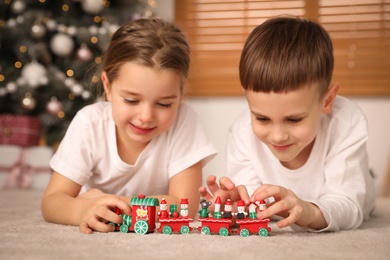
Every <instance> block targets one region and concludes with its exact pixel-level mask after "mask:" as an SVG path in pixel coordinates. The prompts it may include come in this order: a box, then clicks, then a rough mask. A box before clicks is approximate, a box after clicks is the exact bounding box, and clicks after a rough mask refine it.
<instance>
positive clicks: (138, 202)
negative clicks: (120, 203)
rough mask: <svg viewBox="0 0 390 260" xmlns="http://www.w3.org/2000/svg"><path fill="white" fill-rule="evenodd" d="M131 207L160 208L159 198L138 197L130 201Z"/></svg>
mask: <svg viewBox="0 0 390 260" xmlns="http://www.w3.org/2000/svg"><path fill="white" fill-rule="evenodd" d="M130 205H131V206H159V205H160V204H159V202H158V199H157V198H146V197H145V196H144V195H138V197H133V198H131V200H130Z"/></svg>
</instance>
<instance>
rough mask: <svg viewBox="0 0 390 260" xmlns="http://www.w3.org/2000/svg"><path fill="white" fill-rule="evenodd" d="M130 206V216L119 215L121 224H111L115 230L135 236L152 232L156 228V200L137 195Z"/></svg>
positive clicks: (157, 203)
mask: <svg viewBox="0 0 390 260" xmlns="http://www.w3.org/2000/svg"><path fill="white" fill-rule="evenodd" d="M130 205H131V207H132V211H131V216H129V215H126V214H120V215H121V216H122V218H123V223H122V224H121V225H116V224H113V225H114V226H115V227H116V228H115V230H119V231H121V232H123V233H127V232H135V233H137V234H146V233H150V232H154V230H155V228H156V206H158V205H159V202H158V199H156V198H146V197H145V195H138V197H133V198H132V199H131V201H130ZM117 213H118V214H119V213H120V212H117Z"/></svg>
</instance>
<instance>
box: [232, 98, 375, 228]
mask: <svg viewBox="0 0 390 260" xmlns="http://www.w3.org/2000/svg"><path fill="white" fill-rule="evenodd" d="M367 138H368V129H367V121H366V118H365V116H364V114H363V112H362V111H361V110H360V108H359V107H358V106H357V105H355V104H354V103H352V102H351V101H349V100H348V99H346V98H343V97H340V96H338V97H336V100H335V103H334V106H333V111H332V113H330V114H328V115H323V116H322V119H321V126H320V129H319V131H318V133H317V136H316V139H315V143H314V146H313V149H312V152H311V154H310V156H309V159H308V161H307V162H306V164H305V165H303V166H302V167H301V168H299V169H296V170H290V169H288V168H285V167H284V166H283V165H282V164H281V163H280V161H279V160H278V159H277V158H276V157H275V156H274V155H273V154H272V152H271V151H270V150H269V148H268V147H267V146H266V145H265V144H264V143H262V142H261V141H260V140H259V139H258V138H257V137H256V136H255V134H254V133H253V131H252V126H251V117H250V112H249V109H246V110H245V111H244V112H243V113H242V114H241V115H240V116H239V117H238V119H237V120H236V121H235V122H234V123H233V125H232V126H231V128H230V131H229V134H228V144H227V176H228V177H230V178H231V179H232V180H233V182H234V183H235V184H236V185H239V184H243V185H245V186H246V187H247V189H248V192H249V195H251V194H252V193H253V192H254V191H255V189H256V188H258V187H259V186H260V185H262V184H275V185H280V186H283V187H285V188H287V189H290V190H292V191H293V192H294V193H295V194H296V195H297V196H298V197H299V198H301V199H303V200H306V201H310V202H312V203H314V204H316V205H317V206H318V207H319V208H320V209H321V211H322V213H323V215H324V217H325V219H326V221H327V223H328V227H327V228H326V229H324V230H328V231H329V230H340V229H350V228H356V227H358V226H359V225H360V224H361V223H362V221H363V219H364V218H367V217H368V216H369V214H370V212H371V211H372V209H373V208H374V202H375V189H374V182H373V179H372V177H371V175H370V173H369V168H368V156H367V150H366V141H367ZM324 230H323V231H324Z"/></svg>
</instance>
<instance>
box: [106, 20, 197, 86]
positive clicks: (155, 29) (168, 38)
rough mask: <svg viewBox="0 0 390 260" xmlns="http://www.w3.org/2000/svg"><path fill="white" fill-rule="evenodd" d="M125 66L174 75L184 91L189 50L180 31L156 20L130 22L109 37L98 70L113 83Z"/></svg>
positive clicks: (188, 63)
mask: <svg viewBox="0 0 390 260" xmlns="http://www.w3.org/2000/svg"><path fill="white" fill-rule="evenodd" d="M126 62H134V63H137V64H139V65H143V66H146V67H149V68H153V69H155V70H172V71H175V72H177V73H178V74H179V75H180V77H181V88H182V91H183V88H184V85H185V84H186V81H187V77H188V70H189V67H190V47H189V45H188V43H187V41H186V39H185V36H184V34H183V33H182V31H181V30H180V29H179V28H178V27H176V26H175V25H174V24H173V23H171V22H167V21H164V20H162V19H158V18H154V19H139V20H135V21H130V22H127V23H126V24H124V25H122V26H121V27H120V28H119V29H118V30H117V31H116V32H115V33H114V35H113V36H112V39H111V42H110V45H109V46H108V49H107V51H106V52H105V55H104V58H103V62H102V67H101V70H102V71H105V72H106V73H107V78H108V80H109V81H110V82H112V81H113V80H115V79H116V77H117V76H118V71H119V68H120V66H121V65H123V64H124V63H126Z"/></svg>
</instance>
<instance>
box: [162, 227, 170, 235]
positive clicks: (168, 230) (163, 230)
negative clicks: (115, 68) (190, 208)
mask: <svg viewBox="0 0 390 260" xmlns="http://www.w3.org/2000/svg"><path fill="white" fill-rule="evenodd" d="M162 233H163V234H166V235H170V234H172V228H171V227H170V226H165V227H163V229H162Z"/></svg>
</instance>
